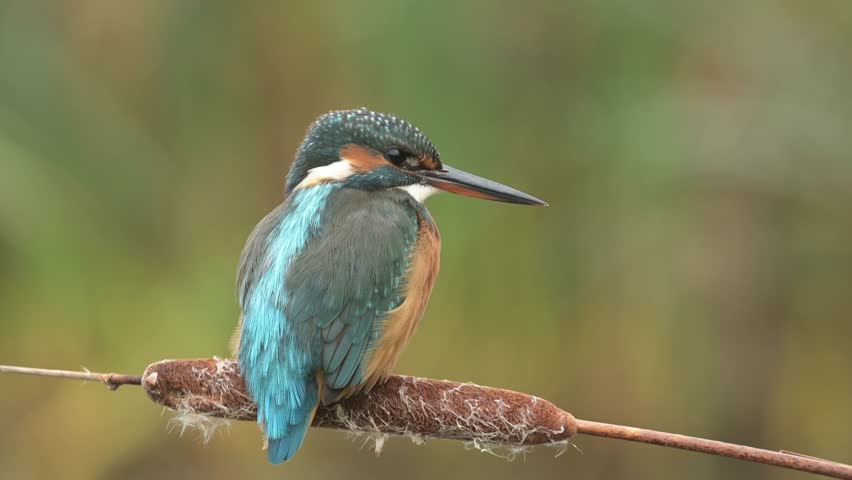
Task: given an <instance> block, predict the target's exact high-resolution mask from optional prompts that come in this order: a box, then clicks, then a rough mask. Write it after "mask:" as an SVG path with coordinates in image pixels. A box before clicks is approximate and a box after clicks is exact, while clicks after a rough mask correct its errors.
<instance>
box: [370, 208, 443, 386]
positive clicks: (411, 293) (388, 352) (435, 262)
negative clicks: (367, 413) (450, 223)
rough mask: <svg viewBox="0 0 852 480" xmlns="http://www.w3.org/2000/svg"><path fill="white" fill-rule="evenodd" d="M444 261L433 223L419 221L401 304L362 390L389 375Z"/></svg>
mask: <svg viewBox="0 0 852 480" xmlns="http://www.w3.org/2000/svg"><path fill="white" fill-rule="evenodd" d="M440 261H441V236H440V234H439V233H438V229H437V227H436V226H435V224H434V223H432V222H431V221H430V220H429V219H425V218H422V217H421V219H420V232H419V234H418V238H417V243H416V244H415V247H414V250H413V251H412V253H411V266H410V267H409V269H408V278H407V281H406V285H405V286H404V287H403V288H404V289H405V300H404V301H403V302H402V304H401V305H400V306H399V307H397V308H395V309H393V310H391V311H390V312H388V313H387V316H386V317H385V324H384V331H383V332H382V336H381V337H379V339H378V341H377V342H376V346H375V348H374V349H373V352H372V355H370V356H369V357H368V358H365V361H366V362H367V364H366V368H365V369H364V372H365V375H364V382H363V385H362V386H363V388H365V389H370V388H372V387H373V386H374V385H375V384H376V383H378V382H381V381H383V380H384V379H386V378H387V377H388V375H390V373H391V370H393V367H394V366H395V365H396V361H397V359H398V358H399V354H400V353H401V352H402V350H403V349H404V348H405V346H406V345H408V341H409V340H410V339H411V336H412V335H413V334H414V331H415V330H416V329H417V325H418V324H419V323H420V318H421V317H423V312H424V311H425V310H426V304H427V303H429V296H430V295H431V294H432V286H434V285H435V279H436V278H437V277H438V269H439V267H440Z"/></svg>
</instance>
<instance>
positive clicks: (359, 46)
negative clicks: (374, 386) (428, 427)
mask: <svg viewBox="0 0 852 480" xmlns="http://www.w3.org/2000/svg"><path fill="white" fill-rule="evenodd" d="M850 90H852V6H850V4H849V3H848V2H846V1H823V2H806V1H775V2H770V1H753V2H734V1H722V2H705V3H700V2H691V1H686V2H684V1H675V0H670V1H655V2H632V1H626V0H624V1H592V0H579V1H553V2H547V3H537V2H508V1H507V2H484V1H482V2H475V3H468V2H457V1H433V2H414V1H394V2H386V3H372V4H362V3H356V2H345V1H338V2H313V3H311V4H310V5H308V4H301V3H300V4H293V5H285V4H284V3H283V2H281V3H276V2H263V3H249V2H225V1H165V0H157V1H153V0H149V1H136V2H114V1H108V0H85V1H83V0H68V1H53V2H46V1H25V0H20V1H11V2H10V1H3V2H0V327H2V334H0V363H6V364H18V365H29V366H40V367H53V368H71V369H76V368H80V367H81V366H84V367H87V368H90V369H92V370H107V371H120V372H128V373H136V372H141V370H142V369H143V368H144V367H145V366H146V365H147V364H148V363H150V362H153V361H156V360H159V359H162V358H176V357H197V356H210V355H214V354H215V355H226V354H227V343H228V337H229V336H230V333H231V330H232V328H233V327H234V325H235V324H236V318H237V314H238V313H237V306H236V302H235V295H234V286H233V284H234V275H235V268H236V264H237V260H238V257H239V254H240V250H241V248H242V245H243V242H244V240H245V238H246V237H247V235H248V233H249V231H250V230H251V228H252V227H253V226H254V224H255V223H256V222H257V221H258V220H259V219H260V218H261V217H262V216H263V215H264V214H265V213H266V212H267V211H269V210H270V209H271V208H273V206H274V205H275V204H276V203H277V202H280V201H281V195H282V191H283V178H284V175H285V172H286V170H287V167H288V164H289V162H290V161H291V159H292V156H293V152H294V150H295V148H296V146H297V145H298V142H299V141H300V139H301V136H302V135H303V133H304V130H305V128H306V126H307V125H308V123H309V122H310V121H311V120H312V119H313V118H314V117H315V116H316V115H318V114H320V113H322V112H325V111H328V110H331V109H338V108H351V107H356V106H361V105H364V106H368V107H371V108H373V109H376V110H380V111H388V112H393V113H396V114H398V115H400V116H402V117H404V118H406V119H409V120H411V121H412V122H413V123H415V124H417V125H418V126H420V127H421V128H422V129H423V130H424V131H425V132H426V133H427V134H428V135H429V136H431V138H432V139H433V140H434V141H435V143H436V144H437V145H438V147H439V149H440V151H441V154H442V157H443V158H444V159H445V160H446V161H447V163H449V164H451V165H454V166H456V167H459V168H463V169H465V170H468V171H472V172H475V173H477V174H479V175H483V176H486V177H488V178H493V179H495V180H497V181H501V182H505V183H508V184H510V185H512V186H514V187H517V188H520V189H522V190H525V191H527V192H529V193H531V194H533V195H535V196H538V197H541V198H543V199H545V200H547V201H549V202H550V203H551V206H550V207H549V208H522V207H517V206H512V205H503V204H496V203H490V202H483V201H478V200H473V199H467V198H459V197H453V196H450V195H442V196H439V197H437V198H434V199H431V200H430V201H429V207H430V209H431V211H432V212H433V215H434V217H435V219H436V221H437V222H438V224H439V226H440V227H441V231H442V234H443V237H444V252H443V268H442V272H441V275H440V277H439V280H438V284H437V286H436V289H435V292H434V294H433V296H432V302H431V305H430V307H429V309H428V311H427V314H426V317H425V319H424V321H423V323H422V324H421V328H420V331H419V333H418V335H417V336H416V337H415V339H414V341H413V343H412V345H411V346H410V347H409V349H408V350H407V352H406V353H405V354H404V355H403V358H402V361H401V362H400V364H399V366H398V368H397V370H398V371H399V372H403V373H407V374H413V375H422V376H432V377H438V378H449V379H454V380H464V381H475V382H477V383H482V384H487V385H493V386H500V387H506V388H512V389H517V390H522V391H526V392H530V393H533V394H536V395H539V396H541V397H544V398H547V399H550V400H552V401H554V402H555V403H557V404H558V405H559V406H561V407H563V408H565V409H567V410H569V411H571V412H573V413H574V414H575V415H577V416H578V417H582V418H587V419H593V420H601V421H608V422H615V423H625V424H629V425H635V426H644V427H650V428H658V429H665V430H669V431H676V432H681V433H688V434H695V435H701V436H707V437H711V438H716V439H721V440H728V441H733V442H741V443H746V444H754V445H759V446H764V447H767V448H771V449H781V448H784V449H789V450H794V451H799V452H804V453H809V454H813V455H820V456H825V457H828V458H832V459H836V460H840V461H846V462H852V453H850V452H852V438H850V430H852V408H850V406H852V348H851V347H850V345H852V94H850ZM169 417H170V414H168V413H165V414H163V412H162V411H161V409H160V408H158V407H156V406H155V405H153V404H151V403H150V402H149V401H148V400H147V399H146V398H145V396H144V395H143V394H142V392H141V391H139V390H136V389H134V388H132V387H130V388H122V389H121V390H119V391H117V392H108V391H107V390H106V389H105V388H103V387H101V386H99V385H94V384H85V385H82V384H79V383H77V382H68V381H61V380H51V379H40V378H32V377H11V376H4V377H2V378H0V477H3V478H10V479H11V478H14V479H35V478H63V479H68V480H73V479H112V478H127V479H137V478H138V479H143V478H158V479H183V480H186V479H218V478H300V479H313V478H323V479H325V478H379V479H385V478H386V479H396V478H406V479H412V480H413V479H427V478H436V477H439V478H456V477H460V478H487V479H503V478H505V479H509V478H512V479H514V478H542V479H544V478H554V479H556V478H558V479H566V478H606V479H617V478H659V479H667V478H671V479H675V478H692V479H722V478H725V479H727V478H749V479H754V478H772V479H776V478H781V479H787V478H789V479H798V478H806V476H805V475H804V474H800V473H796V472H786V471H781V470H777V469H771V468H770V467H763V466H757V465H749V464H743V463H739V462H735V461H732V460H725V459H715V458H710V457H706V456H700V455H697V454H690V453H685V452H677V451H671V450H666V449H662V448H658V447H650V446H641V445H634V444H628V443H625V442H618V441H614V440H600V439H594V438H577V439H576V445H577V447H578V449H579V450H582V453H580V452H579V451H578V449H573V448H570V449H569V450H568V451H567V452H565V454H563V455H562V456H560V457H558V458H554V451H553V450H551V449H546V448H540V449H536V450H535V451H533V452H531V453H529V454H528V455H526V457H525V458H518V459H517V460H516V461H514V462H512V463H507V462H506V461H505V460H502V459H499V458H495V457H492V456H490V455H487V454H483V453H479V452H477V451H473V450H467V449H465V448H464V446H463V445H462V444H460V443H456V442H451V441H432V442H429V443H428V444H427V445H426V446H416V445H413V444H412V443H411V442H409V441H408V440H404V439H394V440H391V441H389V442H388V443H387V444H386V447H385V450H384V452H383V454H382V455H381V456H380V457H378V458H376V457H375V455H374V454H373V453H372V451H371V446H370V445H367V446H365V447H363V448H362V443H363V442H362V441H361V440H354V441H353V440H352V439H349V438H347V437H346V435H344V434H342V433H340V432H332V431H311V432H310V434H309V436H308V439H307V441H306V443H305V446H304V447H303V449H302V451H301V452H300V454H299V455H298V456H297V457H296V458H295V460H294V461H293V462H291V463H289V464H286V465H283V466H279V467H272V466H269V465H267V464H266V461H265V455H264V454H263V453H262V452H261V451H260V447H261V436H260V434H259V432H258V429H257V427H256V426H255V425H253V424H249V423H241V424H234V425H233V426H232V427H231V429H230V431H229V432H225V433H223V434H220V435H217V436H216V438H214V439H213V440H212V441H211V442H210V444H209V445H207V446H204V445H203V444H202V442H201V441H200V440H199V439H198V436H197V435H196V434H194V433H192V432H187V433H186V434H184V435H183V436H182V437H181V436H179V435H178V432H174V431H173V432H169V431H168V429H167V423H168V420H169Z"/></svg>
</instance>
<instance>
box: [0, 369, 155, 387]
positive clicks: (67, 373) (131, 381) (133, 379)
mask: <svg viewBox="0 0 852 480" xmlns="http://www.w3.org/2000/svg"><path fill="white" fill-rule="evenodd" d="M0 373H17V374H20V375H38V376H41V377H59V378H70V379H72V380H83V381H84V382H100V383H103V384H104V385H106V386H107V387H108V388H109V389H110V390H115V389H117V388H118V387H120V386H122V385H141V384H142V377H141V376H138V375H123V374H120V373H94V372H76V371H73V370H52V369H48V368H30V367H13V366H10V365H0Z"/></svg>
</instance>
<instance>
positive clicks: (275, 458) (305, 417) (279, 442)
mask: <svg viewBox="0 0 852 480" xmlns="http://www.w3.org/2000/svg"><path fill="white" fill-rule="evenodd" d="M316 380H317V381H319V383H320V385H317V383H315V382H311V384H312V385H309V387H308V391H307V392H306V393H307V397H308V398H306V399H305V400H307V401H306V402H305V406H304V407H305V408H304V410H303V413H302V414H301V415H296V414H292V413H291V415H290V419H291V422H290V425H289V428H288V429H287V431H286V433H284V435H282V436H280V437H276V438H272V437H270V438H268V445H267V452H266V453H267V457H268V458H269V463H272V464H278V463H283V462H286V461H287V460H290V459H291V458H293V455H295V454H296V452H297V451H299V448H300V447H301V446H302V443H303V442H304V441H305V434H307V433H308V427H310V426H311V423H312V422H313V420H314V414H316V411H317V405H318V404H319V391H320V389H321V388H322V379H321V377H320V378H317V379H316ZM293 420H296V421H295V422H293Z"/></svg>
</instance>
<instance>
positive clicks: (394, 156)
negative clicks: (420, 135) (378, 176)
mask: <svg viewBox="0 0 852 480" xmlns="http://www.w3.org/2000/svg"><path fill="white" fill-rule="evenodd" d="M405 157H406V155H405V154H404V153H402V152H400V151H399V149H398V148H391V149H390V150H388V151H387V152H385V158H387V159H388V161H389V162H391V163H392V164H394V165H402V162H404V161H405Z"/></svg>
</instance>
